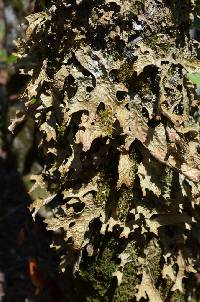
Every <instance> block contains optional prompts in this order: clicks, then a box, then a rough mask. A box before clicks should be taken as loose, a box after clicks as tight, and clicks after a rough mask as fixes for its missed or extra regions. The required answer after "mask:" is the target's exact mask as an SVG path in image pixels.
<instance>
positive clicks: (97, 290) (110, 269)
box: [79, 239, 117, 302]
mask: <svg viewBox="0 0 200 302" xmlns="http://www.w3.org/2000/svg"><path fill="white" fill-rule="evenodd" d="M114 251H115V241H114V240H112V239H111V240H110V242H108V244H107V246H106V247H105V249H104V250H103V251H102V253H101V254H99V255H98V256H97V258H95V259H92V260H91V261H88V262H87V261H85V262H84V263H83V264H82V265H81V266H80V272H79V276H80V277H81V278H82V279H83V280H87V282H88V283H90V284H91V287H92V290H91V293H93V294H91V295H90V293H87V295H88V297H87V301H92V302H95V301H101V299H102V298H103V297H104V296H105V295H106V292H107V291H108V289H109V286H110V284H111V280H112V279H113V273H114V272H115V270H116V266H117V264H116V263H115V261H114V260H113V252H114ZM104 301H106V298H105V299H104Z"/></svg>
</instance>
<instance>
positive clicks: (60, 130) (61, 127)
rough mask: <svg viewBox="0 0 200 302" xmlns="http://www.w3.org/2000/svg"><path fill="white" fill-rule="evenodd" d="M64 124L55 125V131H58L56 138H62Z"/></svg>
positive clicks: (64, 128)
mask: <svg viewBox="0 0 200 302" xmlns="http://www.w3.org/2000/svg"><path fill="white" fill-rule="evenodd" d="M65 130H66V126H65V125H63V124H62V125H58V126H57V133H58V139H59V138H63V137H64V135H65Z"/></svg>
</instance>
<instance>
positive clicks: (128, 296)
mask: <svg viewBox="0 0 200 302" xmlns="http://www.w3.org/2000/svg"><path fill="white" fill-rule="evenodd" d="M126 252H127V253H128V254H129V255H130V262H128V263H127V264H126V265H125V267H124V270H123V278H122V283H121V285H120V286H119V287H118V288H117V290H116V293H115V296H114V301H115V302H124V301H132V299H133V297H134V295H135V294H136V292H137V287H136V286H137V285H138V284H139V283H140V279H139V276H138V274H137V269H138V268H137V264H138V263H137V259H138V254H137V250H136V247H135V243H134V242H131V243H130V245H129V246H128V248H127V250H126Z"/></svg>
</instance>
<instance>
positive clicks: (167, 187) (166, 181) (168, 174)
mask: <svg viewBox="0 0 200 302" xmlns="http://www.w3.org/2000/svg"><path fill="white" fill-rule="evenodd" d="M172 180H173V170H172V169H170V168H169V167H166V168H165V172H164V175H163V178H162V182H163V188H162V196H163V197H164V198H165V199H166V200H169V199H170V195H171V189H172Z"/></svg>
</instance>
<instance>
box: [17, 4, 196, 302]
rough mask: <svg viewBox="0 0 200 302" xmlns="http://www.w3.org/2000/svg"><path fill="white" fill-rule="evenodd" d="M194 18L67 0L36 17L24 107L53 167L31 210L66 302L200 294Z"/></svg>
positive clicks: (28, 47) (183, 12)
mask: <svg viewBox="0 0 200 302" xmlns="http://www.w3.org/2000/svg"><path fill="white" fill-rule="evenodd" d="M44 6H46V7H45V8H44V10H43V11H41V10H42V9H43V7H44ZM194 13H195V3H193V2H192V1H189V0H188V1H181V0H174V1H167V0H166V1H159V0H151V1H150V0H146V1H142V0H141V1H136V0H115V1H108V0H98V1H97V0H93V1H92V0H90V1H89V0H76V1H75V0H69V1H64V0H63V1H61V0H60V1H48V3H43V5H42V6H41V7H39V6H38V7H37V13H36V14H34V15H30V16H29V17H28V22H29V27H28V29H27V33H26V38H25V40H24V41H22V40H21V42H20V43H19V45H18V53H19V57H20V58H21V65H22V67H23V66H24V71H25V73H27V74H29V75H30V76H31V78H30V81H29V83H28V85H27V87H26V89H25V90H24V92H23V95H22V101H23V104H24V108H25V109H24V118H26V117H28V116H32V117H34V119H35V122H36V124H37V128H38V132H39V135H40V141H39V142H38V145H39V148H40V149H41V152H42V156H43V162H44V167H43V171H42V173H41V174H40V175H37V176H33V180H34V181H35V184H34V186H33V188H32V190H31V193H32V196H33V203H32V206H31V211H32V213H33V216H35V215H42V216H43V217H44V218H45V220H44V222H45V223H46V225H47V229H48V230H51V231H53V232H52V247H53V248H55V250H56V253H58V255H59V256H60V258H61V264H60V268H61V270H62V271H63V272H64V271H65V275H66V278H68V285H69V286H68V288H67V290H66V291H67V292H66V295H67V297H68V300H69V301H123V302H124V301H136V300H137V301H144V299H147V300H148V301H151V302H158V301H187V300H188V299H189V298H188V297H189V296H190V295H191V293H192V292H194V291H193V289H195V288H196V277H195V274H194V273H195V269H194V268H198V265H197V263H198V261H199V259H198V254H199V253H198V249H199V236H198V234H199V230H200V229H199V193H200V191H199V180H200V169H199V167H200V157H199V152H200V151H199V97H198V95H197V93H196V91H195V88H196V86H195V83H198V74H197V72H198V68H199V62H198V59H197V50H198V43H197V42H196V41H193V40H192V39H191V38H190V34H189V33H190V29H191V24H192V20H193V15H194ZM27 62H29V65H27ZM16 123H17V121H14V123H13V125H12V126H11V128H12V129H14V126H15V124H16ZM70 274H71V277H70ZM72 276H73V277H72ZM185 277H189V279H187V282H184V280H185V279H184V278H185ZM196 292H197V291H195V295H197V294H198V293H196Z"/></svg>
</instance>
